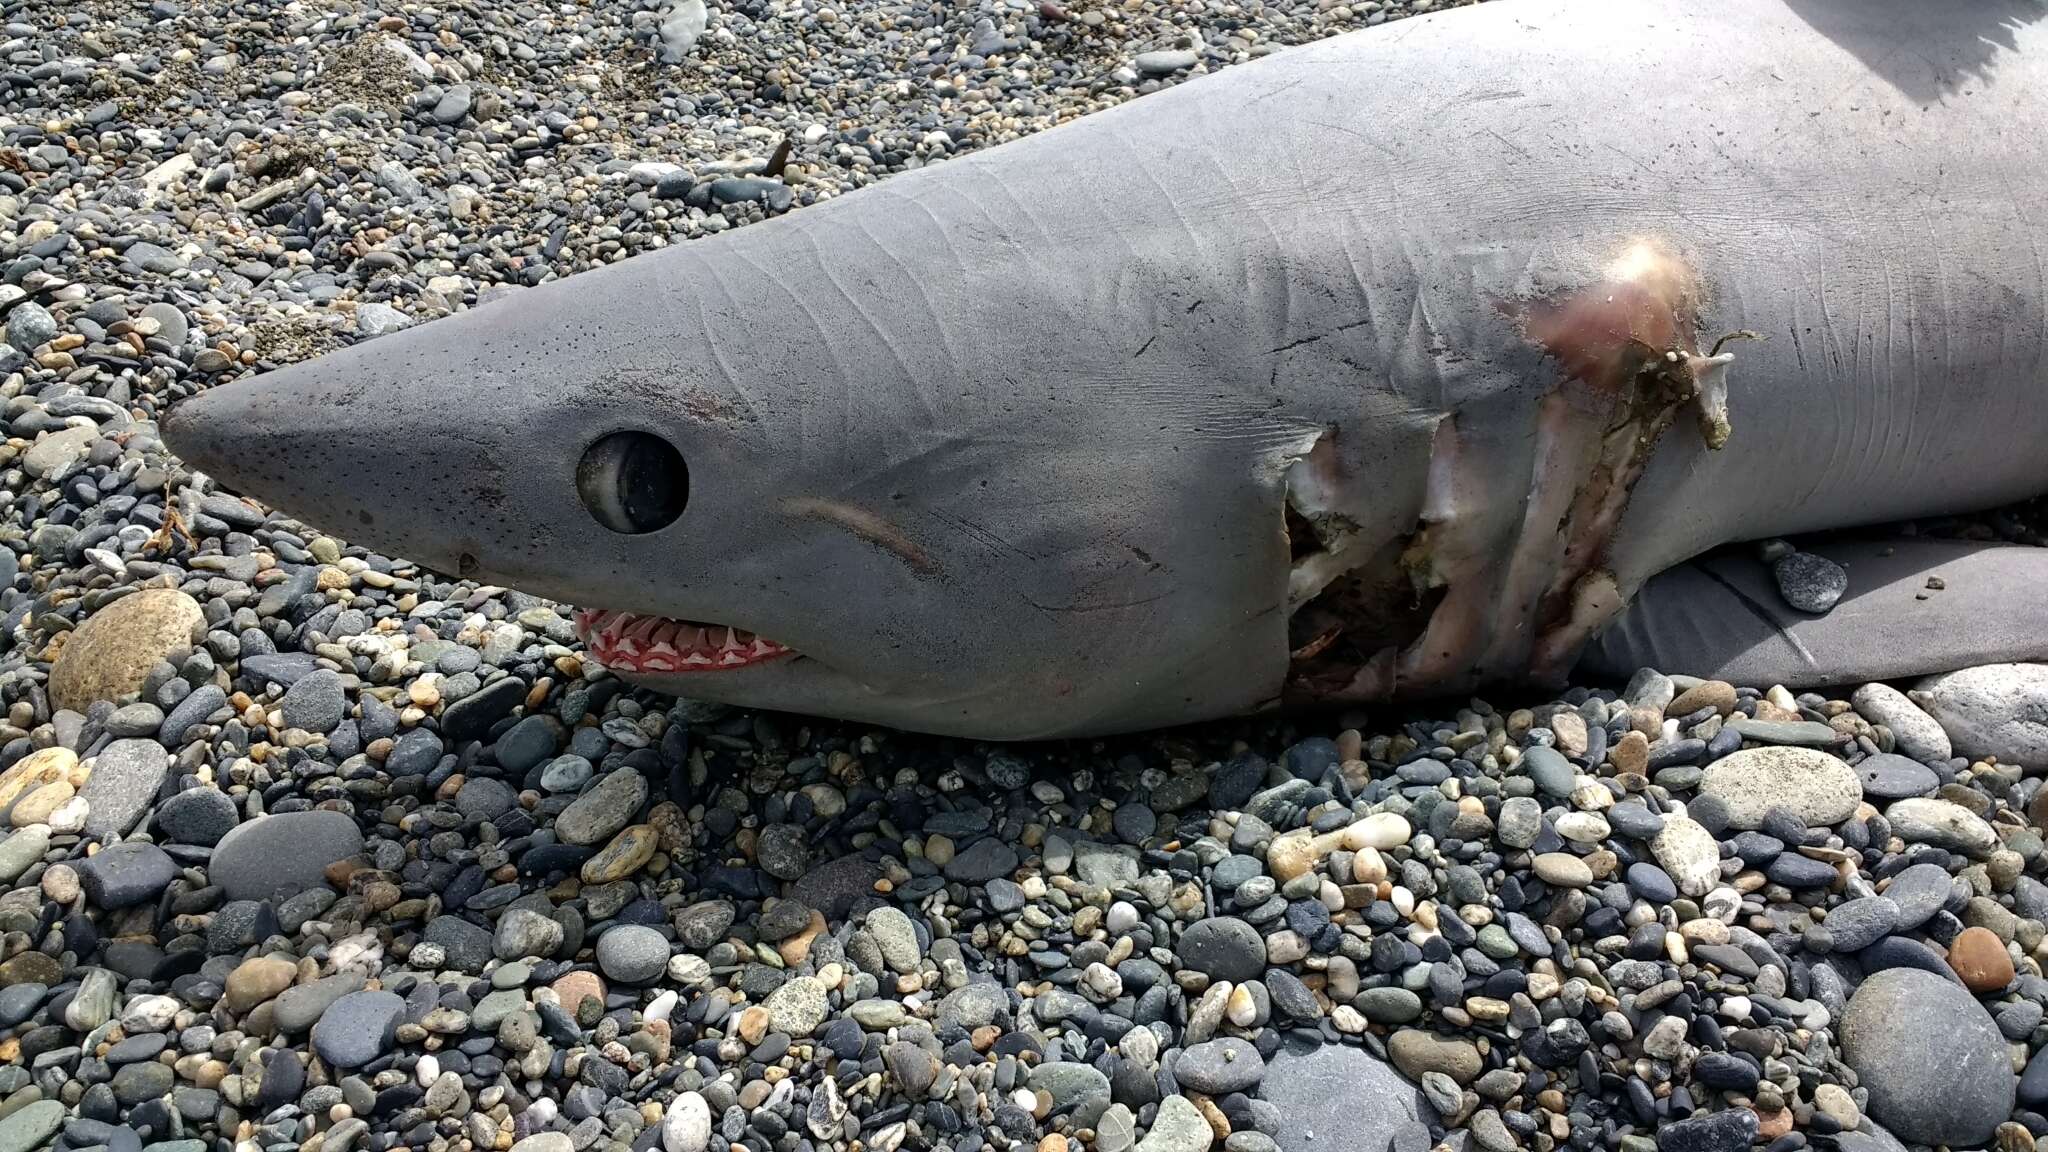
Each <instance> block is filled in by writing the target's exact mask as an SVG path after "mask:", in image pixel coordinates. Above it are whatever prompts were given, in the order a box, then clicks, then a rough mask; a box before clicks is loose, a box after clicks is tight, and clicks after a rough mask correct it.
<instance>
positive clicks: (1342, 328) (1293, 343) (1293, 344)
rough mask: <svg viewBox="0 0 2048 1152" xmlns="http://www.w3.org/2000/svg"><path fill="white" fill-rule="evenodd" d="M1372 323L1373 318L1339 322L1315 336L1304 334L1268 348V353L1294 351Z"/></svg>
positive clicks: (1269, 354) (1273, 354) (1270, 354)
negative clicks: (1305, 345) (1344, 322)
mask: <svg viewBox="0 0 2048 1152" xmlns="http://www.w3.org/2000/svg"><path fill="white" fill-rule="evenodd" d="M1370 323H1372V321H1371V320H1353V321H1352V322H1351V323H1349V324H1339V325H1337V326H1336V327H1335V328H1332V329H1330V330H1329V331H1328V332H1318V333H1316V334H1315V335H1314V336H1303V337H1302V338H1301V339H1299V340H1290V341H1288V342H1287V343H1285V344H1282V345H1281V346H1279V347H1278V348H1269V349H1267V350H1266V355H1268V356H1277V355H1279V354H1280V353H1282V352H1288V351H1292V350H1293V349H1296V348H1299V347H1301V346H1302V345H1304V344H1313V343H1315V342H1316V341H1318V340H1328V339H1329V338H1330V337H1332V336H1335V335H1337V334H1339V333H1342V332H1349V331H1351V330H1352V329H1353V328H1363V327H1365V326H1366V325H1367V324H1370Z"/></svg>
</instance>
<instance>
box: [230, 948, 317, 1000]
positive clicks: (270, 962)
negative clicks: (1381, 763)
mask: <svg viewBox="0 0 2048 1152" xmlns="http://www.w3.org/2000/svg"><path fill="white" fill-rule="evenodd" d="M298 975H299V966H298V964H296V963H294V962H293V961H290V960H286V959H284V958H283V957H279V956H257V957H253V958H251V959H248V960H244V961H242V962H241V963H240V964H238V965H236V966H235V970H234V971H233V972H230V973H228V980H227V994H226V995H225V996H223V997H222V998H221V999H222V1001H223V1002H224V1003H225V1004H227V1006H228V1011H230V1012H234V1013H243V1012H247V1011H248V1010H249V1009H251V1008H254V1007H255V1006H257V1005H258V1004H261V1003H263V1002H264V1001H265V1000H268V999H270V998H271V997H273V996H275V995H277V994H278V993H280V992H282V991H284V990H285V989H287V988H289V987H291V986H292V981H293V980H296V979H298Z"/></svg>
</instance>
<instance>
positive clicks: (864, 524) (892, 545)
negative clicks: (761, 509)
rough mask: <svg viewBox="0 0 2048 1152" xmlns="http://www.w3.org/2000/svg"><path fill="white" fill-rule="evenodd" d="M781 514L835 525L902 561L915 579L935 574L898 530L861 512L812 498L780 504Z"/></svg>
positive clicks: (933, 566) (927, 560)
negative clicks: (914, 574)
mask: <svg viewBox="0 0 2048 1152" xmlns="http://www.w3.org/2000/svg"><path fill="white" fill-rule="evenodd" d="M782 510H783V511H784V512H785V513H787V514H789V515H791V516H795V517H798V518H800V519H805V520H817V521H821V522H823V523H826V524H835V525H838V526H839V527H841V528H844V529H846V530H847V531H848V532H851V533H853V534H854V535H855V536H858V537H860V538H861V539H862V540H865V541H867V542H868V543H870V544H873V545H874V546H875V547H877V548H880V549H882V550H883V551H885V552H888V553H889V554H890V555H892V556H894V557H896V558H897V559H898V560H901V561H903V562H904V563H905V564H907V565H909V566H910V570H911V571H913V572H915V573H917V574H918V575H919V576H936V575H938V574H939V566H938V564H937V563H935V562H934V561H933V560H932V558H931V557H930V556H928V555H926V554H925V551H924V549H922V548H919V547H918V546H917V545H916V544H915V543H912V542H911V539H910V537H908V536H905V535H904V534H903V530H902V529H901V528H898V527H897V526H896V525H894V524H891V523H890V522H889V521H887V520H885V519H883V518H882V517H880V516H877V515H875V514H874V513H873V512H870V511H868V510H867V509H865V508H857V507H855V506H853V505H851V504H842V503H840V502H838V501H836V500H824V499H820V498H819V497H816V496H798V497H795V498H793V499H789V500H785V501H783V503H782Z"/></svg>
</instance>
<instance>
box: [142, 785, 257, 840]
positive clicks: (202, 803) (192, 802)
mask: <svg viewBox="0 0 2048 1152" xmlns="http://www.w3.org/2000/svg"><path fill="white" fill-rule="evenodd" d="M152 819H153V821H154V824H155V827H156V830H157V831H158V832H159V833H161V834H162V836H163V839H165V840H166V841H169V842H170V843H173V844H197V845H201V846H211V845H215V844H218V843H220V841H221V838H222V837H224V836H226V835H227V834H228V833H229V832H232V831H234V829H235V825H236V824H237V823H239V822H240V821H241V815H240V814H239V813H238V812H236V810H235V802H234V801H233V800H230V799H228V797H227V796H226V794H225V793H223V792H221V791H220V790H219V789H218V788H210V787H204V786H202V787H198V788H188V789H186V790H185V791H183V792H180V793H178V794H177V795H175V796H173V797H171V798H170V799H169V800H166V801H164V802H163V803H162V804H160V805H158V806H157V810H156V815H155V816H154V817H153V818H152Z"/></svg>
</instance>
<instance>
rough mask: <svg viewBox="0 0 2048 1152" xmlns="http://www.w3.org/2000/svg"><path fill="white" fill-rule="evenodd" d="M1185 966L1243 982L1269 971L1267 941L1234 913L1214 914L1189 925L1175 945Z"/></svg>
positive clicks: (1233, 981) (1236, 981)
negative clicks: (1231, 914) (1228, 914)
mask: <svg viewBox="0 0 2048 1152" xmlns="http://www.w3.org/2000/svg"><path fill="white" fill-rule="evenodd" d="M1174 951H1175V955H1177V956H1178V957H1179V958H1180V963H1181V966H1182V967H1183V968H1190V969H1193V970H1194V971H1196V972H1200V973H1202V974H1203V975H1205V976H1207V977H1209V978H1210V979H1211V980H1228V981H1230V982H1231V983H1233V984H1235V983H1240V982H1242V981H1245V980H1256V979H1257V978H1258V976H1259V974H1260V973H1261V972H1264V971H1265V970H1266V942H1265V940H1264V939H1263V938H1262V937H1260V935H1259V932H1258V929H1256V928H1253V927H1252V926H1251V925H1249V924H1247V923H1245V922H1244V921H1242V920H1239V919H1237V918H1236V917H1234V916H1212V917H1210V918H1208V919H1206V920H1197V921H1195V922H1194V923H1193V924H1190V925H1188V928H1187V931H1185V932H1183V933H1182V934H1181V938H1180V944H1179V946H1178V947H1176V948H1175V950H1174Z"/></svg>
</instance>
